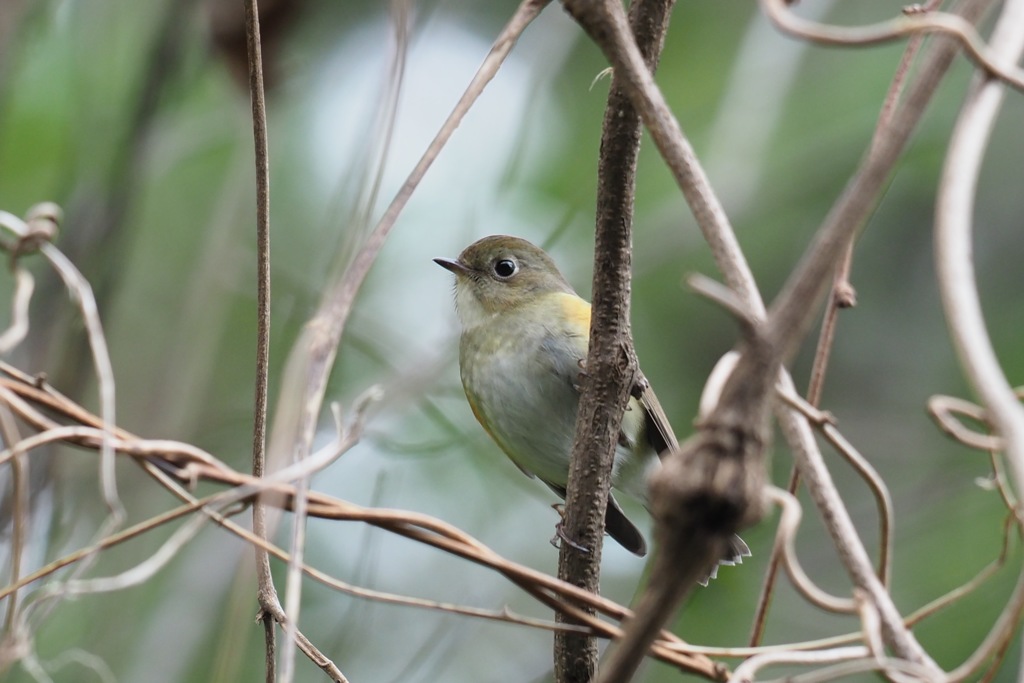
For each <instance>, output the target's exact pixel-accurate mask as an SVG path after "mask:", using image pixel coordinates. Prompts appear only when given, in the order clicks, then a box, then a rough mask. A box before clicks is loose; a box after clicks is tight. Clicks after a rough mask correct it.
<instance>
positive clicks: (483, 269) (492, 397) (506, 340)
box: [434, 235, 750, 583]
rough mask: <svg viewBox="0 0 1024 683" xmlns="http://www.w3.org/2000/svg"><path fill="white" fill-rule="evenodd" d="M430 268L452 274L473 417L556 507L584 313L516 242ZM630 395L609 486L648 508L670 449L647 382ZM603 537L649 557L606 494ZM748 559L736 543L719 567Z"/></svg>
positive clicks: (586, 308) (542, 263)
mask: <svg viewBox="0 0 1024 683" xmlns="http://www.w3.org/2000/svg"><path fill="white" fill-rule="evenodd" d="M434 261H435V262H436V263H437V264H438V265H439V266H441V267H443V268H445V269H447V270H449V271H451V272H452V273H454V274H455V308H456V311H457V313H458V317H459V322H460V323H461V325H462V337H461V339H460V343H459V368H460V370H461V374H462V386H463V388H464V389H465V390H466V398H467V399H468V400H469V406H470V408H471V409H472V410H473V415H474V416H476V419H477V421H479V422H480V424H481V425H482V426H483V428H484V430H485V431H486V432H487V433H488V434H489V435H490V436H491V438H492V439H494V441H495V443H497V444H498V446H499V447H500V448H501V450H503V451H504V452H505V454H506V455H507V456H508V457H509V458H510V459H511V460H512V462H514V463H515V464H516V466H517V467H519V469H520V470H522V471H523V472H524V473H526V474H527V475H528V476H530V477H537V478H538V479H540V480H541V481H542V482H544V483H545V484H547V485H548V487H549V488H551V490H553V491H554V492H555V493H557V494H558V495H559V496H560V497H561V498H563V499H564V498H565V489H566V483H567V481H568V477H569V455H570V452H571V450H572V442H573V436H574V433H575V425H576V413H577V411H578V408H579V396H580V390H579V380H580V374H581V372H583V369H582V368H583V364H584V362H585V361H586V358H587V349H588V346H589V337H590V304H589V303H587V302H586V301H584V300H583V299H581V298H580V297H579V295H577V294H576V292H575V291H573V288H572V287H571V286H570V285H569V283H568V282H566V280H565V278H564V277H563V276H562V274H561V273H560V272H559V271H558V267H557V266H556V265H555V262H554V261H553V260H552V259H551V257H550V256H548V255H547V254H546V253H544V251H543V250H541V249H540V248H538V247H536V246H534V245H533V244H531V243H529V242H527V241H526V240H524V239H520V238H518V237H510V236H507V235H492V236H490V237H485V238H483V239H481V240H478V241H477V242H474V243H473V244H471V245H470V246H468V247H466V249H465V250H463V252H462V253H461V254H459V257H458V258H457V259H455V260H451V259H444V258H438V259H434ZM634 393H635V394H636V396H637V397H635V398H630V400H629V405H628V407H627V408H626V413H625V415H624V416H623V418H622V428H621V432H620V434H619V445H618V447H617V448H616V452H615V461H614V465H613V468H612V486H614V487H615V488H616V489H618V490H620V491H625V492H626V493H628V494H630V495H631V496H634V497H635V498H637V499H639V500H640V501H641V502H643V503H644V504H645V505H646V504H647V478H648V476H649V475H650V474H651V472H652V471H653V470H655V469H657V468H658V467H660V465H661V461H660V458H659V455H661V454H662V453H665V452H667V451H668V450H670V448H674V447H675V446H676V445H677V442H676V438H675V435H674V434H673V432H672V428H671V427H670V426H669V423H668V419H667V418H666V416H665V413H664V411H663V410H662V408H661V404H659V403H658V399H657V397H656V396H655V395H654V392H653V391H652V390H651V388H650V386H649V385H648V384H647V383H646V381H644V382H643V384H642V386H641V387H638V390H637V391H636V392H634ZM605 530H606V531H607V532H608V534H609V535H611V537H612V538H614V539H615V540H616V541H618V542H619V544H621V545H622V546H623V547H624V548H626V549H627V550H629V551H630V552H632V553H634V554H636V555H639V556H641V557H642V556H644V555H645V554H646V553H647V543H646V542H645V541H644V537H643V535H642V534H641V533H640V531H639V530H638V529H637V528H636V526H634V524H633V523H632V522H631V521H629V519H628V518H627V517H626V515H625V513H623V511H622V508H620V507H619V504H618V502H617V501H616V500H615V498H614V497H613V496H611V495H609V497H608V508H607V512H606V515H605ZM749 555H750V549H749V548H748V547H747V544H746V543H744V542H743V540H742V539H741V538H740V537H739V536H734V537H733V543H732V547H731V549H730V553H729V556H728V557H726V558H723V560H722V561H721V564H735V563H737V562H740V561H742V560H741V558H742V557H746V556H749ZM714 575H715V572H712V574H711V577H712V578H713V577H714ZM703 583H706V581H705V582H703Z"/></svg>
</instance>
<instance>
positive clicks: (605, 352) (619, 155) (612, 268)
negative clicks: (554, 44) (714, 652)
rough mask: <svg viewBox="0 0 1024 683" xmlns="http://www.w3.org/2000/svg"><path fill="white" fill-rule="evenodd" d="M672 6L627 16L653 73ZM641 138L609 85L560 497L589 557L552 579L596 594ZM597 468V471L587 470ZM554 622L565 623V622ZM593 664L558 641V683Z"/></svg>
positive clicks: (620, 404)
mask: <svg viewBox="0 0 1024 683" xmlns="http://www.w3.org/2000/svg"><path fill="white" fill-rule="evenodd" d="M674 4H675V0H637V1H636V2H634V3H633V4H632V5H631V7H630V16H629V24H630V28H631V30H632V31H633V35H634V37H635V39H636V42H637V44H638V46H639V47H640V51H641V53H642V54H643V58H644V62H645V63H646V65H647V67H648V68H649V69H650V70H651V71H654V69H655V68H656V67H657V63H658V59H659V57H660V55H661V50H662V46H663V45H664V39H665V31H666V30H667V28H668V20H669V15H670V13H671V10H672V7H673V5H674ZM641 132H642V127H641V121H640V115H639V114H638V113H637V111H636V108H635V107H634V106H633V105H632V104H631V103H630V101H629V97H628V96H627V95H626V91H625V90H624V89H623V87H622V81H621V78H620V77H619V76H617V75H616V76H613V78H612V83H611V89H610V93H609V95H608V104H607V107H606V108H605V115H604V123H603V126H602V134H601V148H600V159H599V161H598V186H597V215H596V227H595V239H594V276H593V277H594V280H593V300H594V306H593V311H592V317H591V327H590V351H589V356H588V358H587V367H586V373H585V375H584V380H583V391H582V396H581V398H580V409H579V416H578V418H577V422H576V435H575V440H574V442H573V451H572V456H571V459H570V470H569V481H568V486H567V492H566V517H565V530H566V533H567V535H568V536H569V538H571V539H573V540H574V541H575V542H576V543H578V544H580V545H581V546H582V547H585V548H588V549H590V550H591V552H589V553H583V552H580V551H579V550H578V549H577V548H574V547H572V546H571V545H570V544H568V543H564V544H562V548H561V551H560V553H559V558H558V576H559V578H561V579H562V580H564V581H568V582H569V583H572V584H574V585H577V586H580V587H581V588H584V589H586V590H588V591H591V592H594V593H597V592H598V589H599V586H600V576H601V544H602V538H603V536H604V517H605V510H606V506H607V504H608V495H609V489H610V486H611V481H610V476H609V475H610V472H611V466H612V459H613V457H614V453H615V448H616V445H617V443H618V435H619V429H620V424H621V421H622V414H623V411H624V410H625V407H626V403H627V402H628V400H629V395H630V391H631V389H632V387H633V386H634V384H635V381H636V375H637V372H638V371H637V365H636V357H635V354H634V351H633V339H632V334H631V332H630V325H629V298H630V269H631V257H632V237H631V231H632V222H633V198H634V194H635V185H636V164H637V156H638V154H639V150H640V136H641ZM595 461H596V462H597V463H599V466H597V467H594V466H593V465H594V463H595ZM557 618H558V619H559V620H560V621H562V620H565V619H566V618H565V616H564V615H562V614H558V615H557ZM597 654H598V653H597V642H596V640H595V639H594V638H591V637H587V636H582V635H579V634H573V633H568V632H564V631H559V632H556V634H555V651H554V656H555V679H556V680H557V681H560V682H561V681H589V680H591V679H592V678H593V676H594V673H595V671H596V668H597Z"/></svg>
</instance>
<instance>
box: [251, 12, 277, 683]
mask: <svg viewBox="0 0 1024 683" xmlns="http://www.w3.org/2000/svg"><path fill="white" fill-rule="evenodd" d="M259 14H260V11H259V7H258V6H257V0H245V47H246V56H247V58H248V64H249V95H250V98H251V99H252V136H253V146H254V149H255V156H256V268H257V275H256V278H257V281H256V296H257V303H256V392H255V397H254V401H253V403H254V405H253V431H252V474H253V476H254V477H262V476H264V474H265V473H266V446H267V379H268V376H269V372H270V160H269V156H268V155H269V152H268V149H267V108H266V100H265V98H264V92H263V57H262V55H261V50H260V16H259ZM252 528H253V530H254V531H255V532H256V535H257V536H259V537H260V538H267V516H266V511H265V509H264V507H263V504H262V503H261V502H260V501H258V500H257V501H256V502H255V503H254V504H253V506H252ZM256 581H257V585H258V587H257V591H256V600H257V602H258V603H259V607H260V610H259V616H258V619H259V621H262V622H263V636H264V645H265V648H266V652H265V680H266V681H267V683H273V681H274V677H275V671H276V668H277V666H276V650H277V647H276V643H275V630H274V628H275V627H274V616H273V615H274V614H277V613H279V612H281V611H282V610H281V605H280V601H279V600H278V597H277V589H276V588H275V587H274V577H273V576H272V575H271V573H270V556H269V555H267V553H266V552H264V551H263V550H262V549H260V548H258V547H257V548H256Z"/></svg>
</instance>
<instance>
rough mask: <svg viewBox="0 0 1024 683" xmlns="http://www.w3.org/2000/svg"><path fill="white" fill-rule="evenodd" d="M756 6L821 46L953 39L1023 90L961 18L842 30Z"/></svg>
mask: <svg viewBox="0 0 1024 683" xmlns="http://www.w3.org/2000/svg"><path fill="white" fill-rule="evenodd" d="M760 3H761V7H762V8H763V9H764V12H765V14H766V15H767V16H768V18H769V19H771V20H772V21H773V22H774V23H775V25H776V26H778V27H779V29H781V30H782V31H785V32H786V33H789V34H790V35H793V36H797V37H799V38H804V39H806V40H811V41H814V42H816V43H822V44H824V45H838V46H854V45H861V46H866V45H878V44H880V43H888V42H891V41H894V40H898V39H900V38H904V37H907V36H914V35H920V34H927V33H934V34H938V35H942V36H945V37H948V38H954V39H956V41H957V43H958V44H959V45H960V46H961V47H962V48H963V49H964V51H965V52H966V54H967V56H968V57H970V58H971V59H972V60H973V61H974V62H975V64H977V65H978V67H979V68H980V69H982V70H983V71H984V72H985V73H986V74H987V75H988V76H989V77H991V78H994V79H998V80H1000V81H1002V82H1004V83H1006V84H1007V85H1009V86H1011V87H1013V88H1015V89H1017V90H1022V91H1024V70H1022V69H1019V68H1017V67H1015V66H1014V60H1007V59H1006V58H1005V57H1006V55H1005V54H1004V53H1002V51H1001V50H1000V49H999V47H997V45H996V44H995V41H993V43H992V44H991V45H986V43H985V41H984V40H982V38H981V36H979V35H978V32H977V30H975V28H974V25H973V24H972V23H971V22H970V21H968V20H966V19H964V18H963V17H962V16H958V15H956V14H948V13H945V12H922V13H917V12H913V13H909V14H904V15H902V16H899V17H895V18H893V19H890V20H889V21H883V22H880V23H877V24H872V25H870V26H859V27H855V28H844V27H839V26H832V25H829V24H821V23H818V22H814V21H809V20H807V19H803V18H802V17H800V16H798V15H797V14H795V13H794V12H792V11H791V10H790V9H789V8H788V7H787V6H786V5H787V0H760Z"/></svg>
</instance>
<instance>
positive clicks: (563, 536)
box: [551, 505, 590, 555]
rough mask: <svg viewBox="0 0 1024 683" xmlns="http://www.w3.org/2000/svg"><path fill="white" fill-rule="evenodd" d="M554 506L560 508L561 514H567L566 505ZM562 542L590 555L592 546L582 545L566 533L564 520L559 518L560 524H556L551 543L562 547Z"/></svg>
mask: <svg viewBox="0 0 1024 683" xmlns="http://www.w3.org/2000/svg"><path fill="white" fill-rule="evenodd" d="M552 507H554V508H555V509H556V510H558V513H559V514H562V515H564V514H565V506H564V505H553V506H552ZM562 543H565V544H566V545H568V546H569V547H570V548H573V549H575V550H578V551H580V552H581V553H584V554H588V555H589V554H590V548H588V547H586V546H585V545H580V544H579V543H577V542H576V541H574V540H572V539H571V538H569V535H568V534H567V533H565V527H564V520H558V524H556V525H555V535H554V536H552V537H551V545H553V546H555V547H556V548H559V549H561V547H562Z"/></svg>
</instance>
